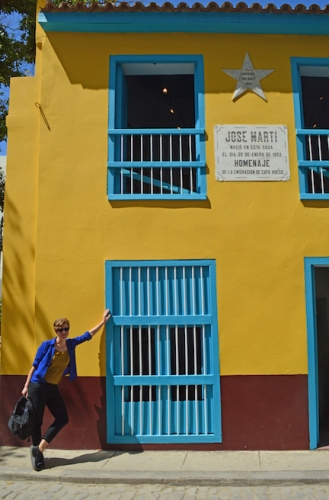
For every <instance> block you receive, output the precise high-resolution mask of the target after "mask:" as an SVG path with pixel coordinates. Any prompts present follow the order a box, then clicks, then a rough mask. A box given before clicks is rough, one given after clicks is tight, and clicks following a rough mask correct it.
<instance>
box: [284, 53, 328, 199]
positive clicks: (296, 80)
mask: <svg viewBox="0 0 329 500" xmlns="http://www.w3.org/2000/svg"><path fill="white" fill-rule="evenodd" d="M291 65H292V82H293V94H294V106H295V121H296V128H297V130H296V135H297V155H298V170H299V185H300V197H301V199H314V200H323V199H329V59H319V58H292V59H291Z"/></svg>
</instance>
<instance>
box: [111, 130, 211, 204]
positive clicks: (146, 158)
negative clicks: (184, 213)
mask: <svg viewBox="0 0 329 500" xmlns="http://www.w3.org/2000/svg"><path fill="white" fill-rule="evenodd" d="M203 134H204V130H202V129H111V130H109V139H110V143H109V157H110V160H109V163H108V167H109V169H110V172H111V174H112V176H113V179H112V180H113V184H114V194H118V195H135V196H136V195H137V196H138V195H141V196H143V197H145V196H148V195H150V196H151V197H152V196H153V195H159V196H160V197H164V196H167V197H172V196H177V195H178V196H179V197H191V196H193V195H194V196H195V195H198V194H200V193H201V189H202V188H201V182H200V175H199V169H200V168H201V167H204V166H205V161H204V158H202V151H203V149H202V148H201V147H200V143H201V140H203Z"/></svg>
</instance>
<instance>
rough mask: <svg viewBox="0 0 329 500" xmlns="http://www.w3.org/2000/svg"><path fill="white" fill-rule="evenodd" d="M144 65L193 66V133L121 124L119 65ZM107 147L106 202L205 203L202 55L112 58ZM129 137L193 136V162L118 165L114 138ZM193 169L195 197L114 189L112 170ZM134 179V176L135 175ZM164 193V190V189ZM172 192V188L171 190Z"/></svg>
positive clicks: (186, 192) (115, 177)
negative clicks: (195, 201) (169, 201)
mask: <svg viewBox="0 0 329 500" xmlns="http://www.w3.org/2000/svg"><path fill="white" fill-rule="evenodd" d="M136 63H137V64H144V63H163V64H164V63H167V64H184V63H185V64H189V63H194V92H195V96H194V99H195V113H196V123H195V129H190V128H189V129H126V128H124V127H125V124H124V123H122V109H123V104H122V103H123V101H124V96H123V90H122V89H123V84H122V82H123V71H122V65H123V64H136ZM108 134H109V141H108V143H109V147H108V169H109V170H112V172H111V173H109V174H108V199H109V200H118V201H119V200H205V199H206V198H207V196H206V193H207V185H206V169H205V166H206V153H205V104H204V65H203V56H202V55H180V54H178V55H171V54H166V55H159V54H155V55H140V56H139V55H115V56H111V57H110V81H109V124H108ZM121 134H124V135H131V134H153V135H160V134H163V135H170V134H172V135H175V134H183V135H185V134H186V135H188V134H193V135H195V144H196V158H197V161H192V162H190V161H188V162H167V161H165V162H127V161H124V162H120V161H118V160H119V158H118V156H117V152H118V148H117V147H116V144H117V143H116V140H117V136H119V135H121ZM125 167H127V168H134V167H136V168H142V167H143V168H144V167H145V168H149V167H156V168H158V167H164V168H165V167H170V168H191V167H192V168H196V169H197V175H196V179H197V193H191V192H189V190H187V189H184V190H182V192H176V193H173V194H147V195H146V194H129V193H125V194H120V193H119V189H118V185H119V177H118V174H117V172H116V171H115V170H114V169H121V168H125ZM137 175H138V173H137ZM164 189H166V186H164ZM173 189H175V188H173Z"/></svg>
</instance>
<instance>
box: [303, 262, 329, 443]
mask: <svg viewBox="0 0 329 500" xmlns="http://www.w3.org/2000/svg"><path fill="white" fill-rule="evenodd" d="M304 266H305V294H306V326H307V351H308V413H309V433H310V449H311V450H314V449H315V448H317V447H318V444H319V391H318V387H319V386H318V349H317V348H318V342H317V326H316V289H315V273H314V268H315V267H329V257H305V260H304Z"/></svg>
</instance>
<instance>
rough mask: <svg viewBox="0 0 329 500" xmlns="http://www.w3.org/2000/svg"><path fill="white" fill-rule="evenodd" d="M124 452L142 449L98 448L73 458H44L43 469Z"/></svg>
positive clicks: (96, 459)
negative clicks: (113, 449) (111, 449)
mask: <svg viewBox="0 0 329 500" xmlns="http://www.w3.org/2000/svg"><path fill="white" fill-rule="evenodd" d="M125 453H129V454H136V453H142V451H132V452H131V451H130V452H129V451H107V450H99V451H96V452H94V453H85V454H84V455H79V456H77V457H74V458H56V457H54V458H45V469H53V468H54V467H63V466H68V465H75V464H85V463H96V462H102V461H104V462H106V461H107V460H110V459H111V458H115V456H116V457H118V456H120V455H123V454H125Z"/></svg>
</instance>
